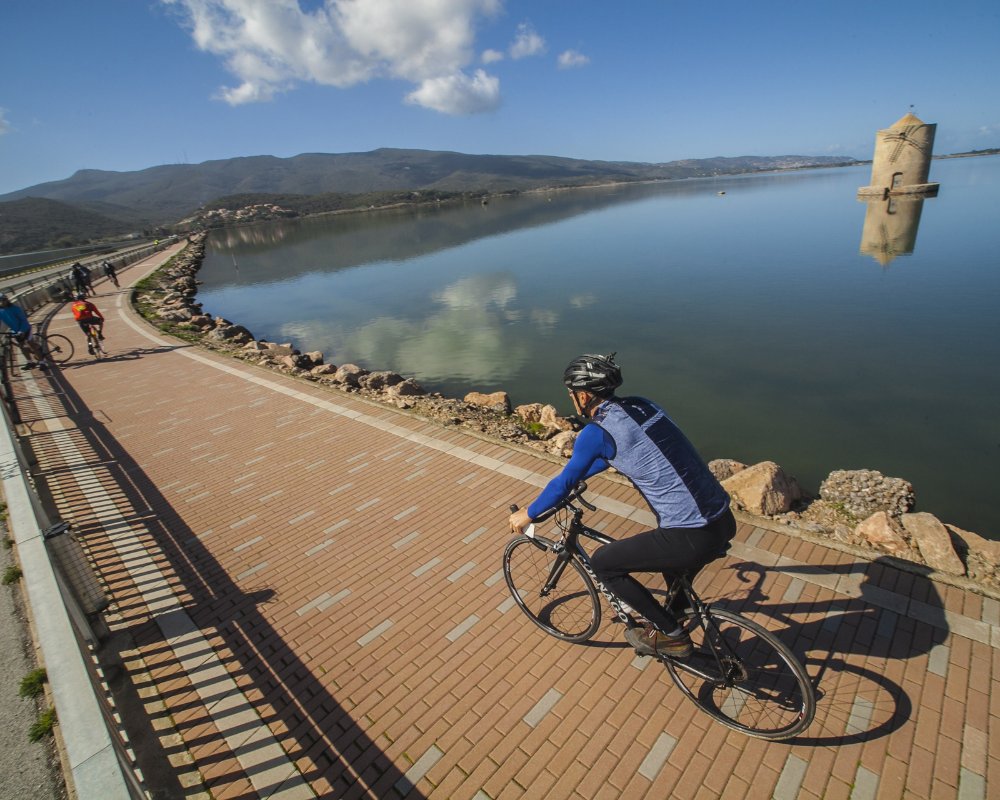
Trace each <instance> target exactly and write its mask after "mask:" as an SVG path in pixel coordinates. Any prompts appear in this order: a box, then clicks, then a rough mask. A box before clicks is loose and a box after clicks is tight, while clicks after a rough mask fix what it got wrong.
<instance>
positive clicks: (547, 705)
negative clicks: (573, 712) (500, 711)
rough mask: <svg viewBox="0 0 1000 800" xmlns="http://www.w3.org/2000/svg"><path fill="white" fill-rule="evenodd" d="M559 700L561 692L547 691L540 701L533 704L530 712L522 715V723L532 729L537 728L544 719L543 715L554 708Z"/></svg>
mask: <svg viewBox="0 0 1000 800" xmlns="http://www.w3.org/2000/svg"><path fill="white" fill-rule="evenodd" d="M560 700H562V692H560V691H557V690H556V689H549V690H548V691H547V692H546V693H545V695H544V696H543V697H542V699H541V700H539V701H538V702H537V703H535V705H534V707H533V708H532V709H531V711H529V712H528V713H527V714H525V715H524V722H525V723H527V724H528V725H530V726H531V727H532V728H537V727H538V723H539V722H541V721H542V720H543V719H545V715H546V714H548V713H549V712H550V711H551V710H552V709H553V708H555V706H556V703H558V702H559V701H560Z"/></svg>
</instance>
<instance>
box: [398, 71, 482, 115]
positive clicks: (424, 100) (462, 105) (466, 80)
mask: <svg viewBox="0 0 1000 800" xmlns="http://www.w3.org/2000/svg"><path fill="white" fill-rule="evenodd" d="M406 102H408V103H413V104H414V105H418V106H423V107H424V108H430V109H433V110H434V111H441V112H443V113H445V114H478V113H482V112H484V111H493V110H494V109H496V108H497V107H498V106H499V105H500V80H499V79H498V78H494V77H493V76H491V75H487V74H486V73H485V72H483V70H481V69H477V70H476V71H475V73H474V74H473V76H472V77H471V78H470V77H469V76H468V75H466V74H464V73H462V72H456V73H455V74H454V75H446V76H443V77H440V78H428V79H427V80H425V81H423V82H421V84H420V86H419V88H417V89H415V90H414V91H412V92H410V93H409V94H408V95H407V96H406Z"/></svg>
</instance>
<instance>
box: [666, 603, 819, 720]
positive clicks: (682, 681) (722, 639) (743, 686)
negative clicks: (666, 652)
mask: <svg viewBox="0 0 1000 800" xmlns="http://www.w3.org/2000/svg"><path fill="white" fill-rule="evenodd" d="M709 616H710V622H709V625H708V628H707V629H706V628H705V627H704V626H703V625H702V624H701V621H700V620H699V619H698V618H697V617H696V615H695V613H694V612H693V611H689V612H688V613H687V614H685V615H684V616H683V617H682V619H681V620H680V622H681V625H683V627H684V629H685V630H686V631H688V633H689V634H690V635H691V639H692V641H693V642H694V647H695V651H694V655H692V656H691V658H690V659H687V660H686V661H674V660H672V659H664V660H663V661H664V663H665V664H666V667H667V670H668V671H669V672H670V677H671V678H673V680H674V683H676V684H677V686H678V687H679V688H680V689H681V691H683V692H684V694H686V695H687V696H688V697H689V698H690V699H691V700H692V701H693V702H694V703H695V705H697V706H698V707H699V708H700V709H701V710H702V711H704V712H705V713H706V714H708V715H709V716H711V717H713V718H714V719H715V720H716V721H717V722H720V723H722V724H723V725H725V726H726V727H727V728H732V729H733V730H737V731H740V732H741V733H745V734H746V735H748V736H754V737H757V738H759V739H789V738H791V737H792V736H796V735H797V734H799V733H801V732H802V731H804V730H805V729H806V728H807V727H808V726H809V723H811V722H812V719H813V715H814V714H815V713H816V698H815V695H814V693H813V688H812V683H811V682H810V681H809V676H808V675H807V674H806V671H805V669H804V668H803V666H802V664H801V663H800V662H799V660H798V659H797V658H796V657H795V654H794V653H793V652H792V651H791V650H790V649H789V648H788V647H787V646H786V645H785V644H784V643H783V642H781V641H780V640H779V639H778V638H777V637H776V636H775V635H774V634H773V633H771V632H770V631H768V630H767V629H766V628H763V627H761V626H760V625H758V624H757V623H756V622H752V621H751V620H749V619H746V618H745V617H741V616H740V615H739V614H733V613H731V612H729V611H723V610H721V609H716V608H713V609H711V610H710V612H709ZM706 638H710V640H711V643H714V647H713V646H712V644H710V643H709V642H706ZM717 656H718V657H717Z"/></svg>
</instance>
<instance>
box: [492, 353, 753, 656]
mask: <svg viewBox="0 0 1000 800" xmlns="http://www.w3.org/2000/svg"><path fill="white" fill-rule="evenodd" d="M614 357H615V354H614V353H612V354H611V355H610V356H601V355H583V356H580V357H579V358H576V359H574V360H573V361H571V362H570V364H569V366H567V367H566V371H565V372H564V373H563V383H564V384H565V385H566V388H567V389H568V390H569V394H570V397H571V398H572V399H573V406H574V408H575V410H576V412H577V413H578V414H581V415H582V416H584V417H587V418H589V419H590V423H589V424H588V425H586V426H585V427H584V429H583V430H582V431H581V432H580V435H579V436H578V437H577V439H576V443H575V444H574V446H573V457H572V458H571V459H570V460H569V463H567V464H566V466H565V467H564V468H563V471H562V472H561V473H560V474H559V475H557V476H556V477H555V478H553V479H552V480H551V481H549V483H548V485H547V486H546V487H545V489H544V490H543V491H542V493H541V494H540V495H539V496H538V497H537V498H536V499H535V501H534V502H533V503H532V504H531V505H529V506H528V507H527V508H526V509H520V510H518V511H515V512H514V513H513V514H511V516H510V523H509V524H510V527H511V530H513V531H515V532H517V533H520V532H521V531H522V530H523V529H524V528H525V527H527V526H528V524H529V523H530V522H531V520H533V519H535V518H536V517H538V516H540V515H541V514H544V513H545V512H546V511H548V510H549V509H551V508H554V507H555V506H556V505H557V504H558V503H559V502H560V501H561V500H563V499H565V498H566V497H567V496H568V495H569V493H570V492H571V491H572V490H573V488H574V487H575V486H576V485H577V483H578V482H579V481H580V480H582V479H584V478H587V477H590V476H591V475H595V474H597V473H598V472H601V471H603V470H605V469H607V468H608V467H609V466H611V467H614V468H615V469H616V470H618V472H620V473H621V474H622V475H624V476H625V477H626V478H628V479H629V480H630V481H632V483H633V484H634V485H635V488H636V489H638V490H639V492H640V494H642V496H643V498H644V499H645V500H646V502H647V503H648V504H649V506H650V508H651V509H652V511H653V513H654V514H655V515H656V524H657V527H656V528H655V529H654V530H651V531H646V532H644V533H637V534H635V535H633V536H629V537H627V538H624V539H619V540H618V541H616V542H612V543H611V544H606V545H603V546H602V547H600V548H598V549H597V550H595V551H594V554H593V556H592V557H591V563H592V565H593V567H594V572H595V573H596V575H597V577H598V579H599V580H600V581H601V583H602V584H603V585H604V586H605V587H606V588H607V589H608V590H609V591H611V592H612V593H613V594H614V595H615V596H616V597H618V598H619V599H621V600H622V601H624V602H625V603H627V604H628V605H629V606H630V607H631V608H632V609H634V610H635V612H636V613H637V614H640V615H641V616H642V617H644V618H645V619H646V620H647V624H646V627H645V628H629V629H627V630H626V631H625V638H626V639H627V640H628V641H629V643H630V644H631V645H632V646H633V647H635V648H636V650H637V651H638V652H639V653H643V654H646V655H652V654H654V653H659V654H662V655H670V656H673V657H675V658H686V657H688V656H689V655H691V652H692V645H691V639H690V637H689V636H688V634H687V632H686V631H685V630H683V628H681V626H680V624H679V622H678V619H677V617H676V616H675V613H676V612H679V611H681V610H682V609H680V608H670V609H665V608H663V607H662V606H661V605H660V604H659V603H658V602H657V601H656V598H655V597H654V596H653V595H652V594H651V593H650V591H649V590H648V589H647V588H646V587H645V586H643V585H642V584H641V583H640V582H639V581H637V580H636V579H635V578H633V577H632V573H634V572H662V573H663V577H664V578H665V579H666V580H667V581H668V582H669V580H670V579H671V576H672V575H676V574H688V575H693V574H694V573H695V572H697V571H698V570H699V569H701V568H702V567H704V566H705V565H706V564H708V563H710V562H712V561H714V560H715V559H716V558H718V557H719V554H720V553H721V552H723V550H724V548H725V545H726V543H727V542H729V541H730V540H731V539H732V538H733V536H734V535H735V533H736V520H735V519H734V517H733V513H732V511H730V510H729V495H728V494H726V491H725V489H723V488H722V486H721V485H720V484H719V482H718V481H717V480H716V479H715V476H714V475H712V473H711V471H710V470H709V469H708V466H706V464H705V462H704V461H702V459H701V457H700V456H699V455H698V453H697V452H696V451H695V449H694V447H693V445H692V444H691V442H690V441H688V439H687V437H685V436H684V434H683V433H682V432H681V430H680V428H678V427H677V425H676V424H675V423H674V422H673V420H671V419H670V417H668V416H667V414H666V412H665V411H664V410H663V409H662V408H660V407H659V406H658V405H656V404H655V403H653V402H651V401H649V400H646V399H645V398H642V397H617V396H616V395H615V389H617V388H618V387H619V386H621V385H622V372H621V369H620V368H619V366H618V365H617V364H616V363H615V359H614Z"/></svg>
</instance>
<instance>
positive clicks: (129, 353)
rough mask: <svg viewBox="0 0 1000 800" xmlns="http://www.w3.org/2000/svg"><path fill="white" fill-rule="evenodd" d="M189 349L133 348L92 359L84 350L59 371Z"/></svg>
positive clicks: (169, 346) (187, 346) (162, 347)
mask: <svg viewBox="0 0 1000 800" xmlns="http://www.w3.org/2000/svg"><path fill="white" fill-rule="evenodd" d="M190 347H192V345H189V344H177V345H162V346H160V347H133V348H131V349H129V350H121V351H115V352H112V353H108V354H107V355H106V356H104V357H103V358H94V357H93V356H92V355H89V354H87V353H86V348H84V353H83V355H82V357H81V355H77V356H75V357H74V358H72V359H71V360H70V361H67V362H66V363H65V364H62V365H60V369H63V370H66V369H79V368H81V367H91V366H98V365H100V364H105V363H107V362H109V361H110V362H114V361H135V360H137V359H140V358H143V357H145V356H155V355H158V354H160V353H169V352H171V351H173V350H185V349H188V348H190Z"/></svg>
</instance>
